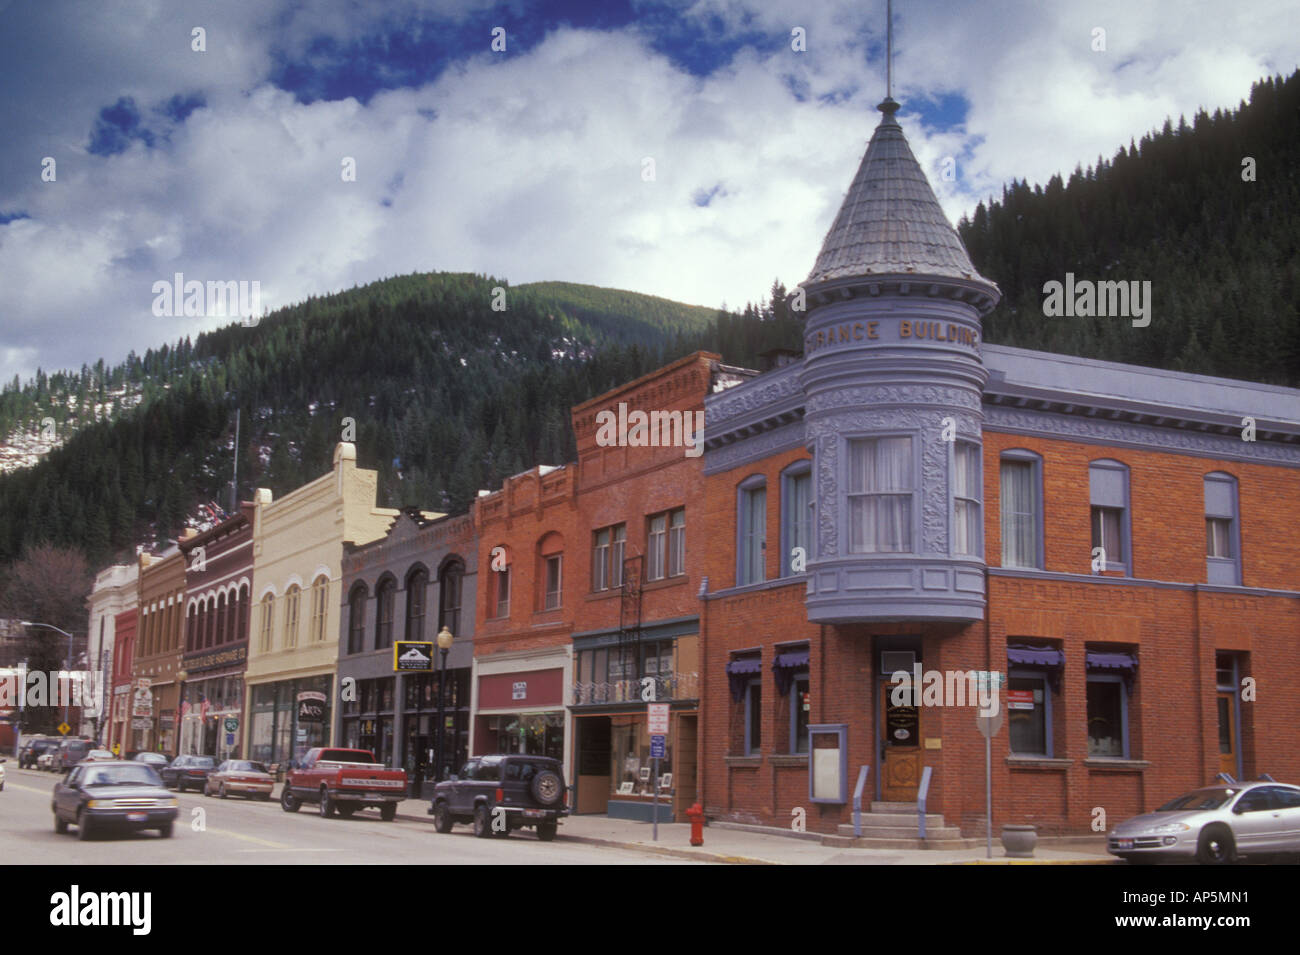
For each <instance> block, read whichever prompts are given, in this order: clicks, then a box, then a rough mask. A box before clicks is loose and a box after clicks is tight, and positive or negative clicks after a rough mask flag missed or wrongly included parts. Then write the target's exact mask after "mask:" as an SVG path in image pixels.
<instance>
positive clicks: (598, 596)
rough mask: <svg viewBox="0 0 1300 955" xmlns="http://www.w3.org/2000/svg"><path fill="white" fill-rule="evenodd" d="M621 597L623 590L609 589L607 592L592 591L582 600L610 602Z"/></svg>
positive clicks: (619, 588)
mask: <svg viewBox="0 0 1300 955" xmlns="http://www.w3.org/2000/svg"><path fill="white" fill-rule="evenodd" d="M621 596H623V588H621V587H610V588H609V589H608V590H593V591H592V592H591V593H589V594H587V595H586V596H585V597H584V598H583V599H584V600H611V599H613V598H614V597H621Z"/></svg>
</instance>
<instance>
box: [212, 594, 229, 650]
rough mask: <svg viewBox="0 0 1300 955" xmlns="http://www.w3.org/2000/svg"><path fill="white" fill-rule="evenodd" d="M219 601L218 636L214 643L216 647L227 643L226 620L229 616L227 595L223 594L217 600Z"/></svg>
mask: <svg viewBox="0 0 1300 955" xmlns="http://www.w3.org/2000/svg"><path fill="white" fill-rule="evenodd" d="M217 600H218V603H217V635H216V637H215V638H214V639H213V641H212V643H213V645H214V646H220V645H221V644H223V643H225V642H226V639H227V636H226V620H227V617H228V615H227V613H226V595H225V594H222V595H221V596H220V597H218V598H217Z"/></svg>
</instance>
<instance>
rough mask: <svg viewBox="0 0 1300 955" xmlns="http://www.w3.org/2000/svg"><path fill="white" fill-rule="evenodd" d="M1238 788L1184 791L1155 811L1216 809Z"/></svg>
mask: <svg viewBox="0 0 1300 955" xmlns="http://www.w3.org/2000/svg"><path fill="white" fill-rule="evenodd" d="M1238 792H1239V790H1236V789H1227V788H1225V787H1216V788H1214V789H1197V790H1194V791H1193V792H1189V793H1185V794H1183V795H1182V796H1179V797H1178V798H1177V799H1171V800H1169V802H1167V803H1165V804H1164V805H1163V806H1161V807H1160V808H1159V809H1157V810H1156V812H1196V811H1198V810H1205V809H1218V808H1219V807H1220V806H1222V805H1223V804H1224V803H1226V802H1227V801H1228V800H1229V799H1231V798H1232V797H1233V796H1235V795H1236V794H1237V793H1238Z"/></svg>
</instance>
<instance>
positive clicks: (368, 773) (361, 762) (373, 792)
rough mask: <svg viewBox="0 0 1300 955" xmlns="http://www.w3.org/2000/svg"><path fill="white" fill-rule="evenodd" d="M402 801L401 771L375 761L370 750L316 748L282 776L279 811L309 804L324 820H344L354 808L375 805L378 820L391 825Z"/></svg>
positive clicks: (291, 810)
mask: <svg viewBox="0 0 1300 955" xmlns="http://www.w3.org/2000/svg"><path fill="white" fill-rule="evenodd" d="M405 798H406V773H405V771H403V770H400V769H388V768H387V767H386V766H384V765H383V764H381V763H378V762H376V761H375V755H374V753H372V752H370V750H368V749H332V748H328V747H317V748H316V749H309V750H308V751H307V754H306V755H305V756H303V758H302V759H301V760H300V761H299V763H298V767H297V768H296V769H291V770H289V773H288V775H287V776H285V778H284V789H283V790H282V791H281V793H280V808H281V809H283V810H284V811H285V812H297V811H298V810H299V809H301V808H302V804H303V803H305V802H312V803H316V805H317V806H318V807H319V808H320V814H321V815H322V816H324V817H325V818H326V819H328V818H330V817H331V816H333V815H334V813H335V812H337V813H338V814H339V815H340V816H343V817H344V818H347V817H348V816H350V815H352V814H353V813H354V812H356V811H357V810H358V809H365V808H366V807H368V806H378V807H379V817H380V818H381V819H383V820H384V821H385V822H391V821H392V820H393V818H394V817H395V816H396V815H397V804H398V803H399V802H401V801H402V800H403V799H405Z"/></svg>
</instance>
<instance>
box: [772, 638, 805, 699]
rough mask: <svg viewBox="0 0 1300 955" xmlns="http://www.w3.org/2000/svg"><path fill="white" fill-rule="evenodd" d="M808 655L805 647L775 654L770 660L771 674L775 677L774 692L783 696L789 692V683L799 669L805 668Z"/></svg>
mask: <svg viewBox="0 0 1300 955" xmlns="http://www.w3.org/2000/svg"><path fill="white" fill-rule="evenodd" d="M809 656H810V653H809V650H808V648H807V647H804V648H802V649H798V650H786V651H784V652H782V653H778V654H777V655H776V659H775V660H774V661H773V662H772V674H773V675H774V676H775V677H776V692H777V693H779V694H781V695H782V696H785V695H786V694H787V693H789V692H790V684H791V683H793V682H794V675H795V673H796V672H798V671H799V670H804V669H807V667H808V658H809Z"/></svg>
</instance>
